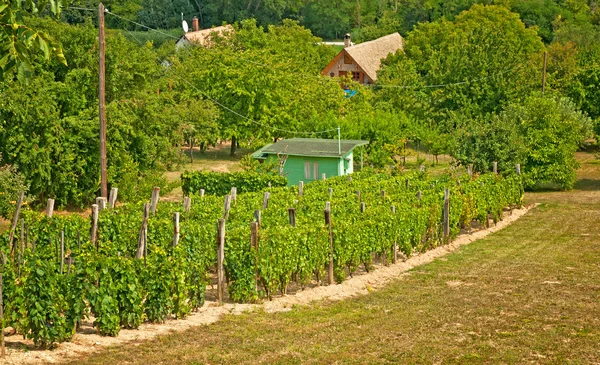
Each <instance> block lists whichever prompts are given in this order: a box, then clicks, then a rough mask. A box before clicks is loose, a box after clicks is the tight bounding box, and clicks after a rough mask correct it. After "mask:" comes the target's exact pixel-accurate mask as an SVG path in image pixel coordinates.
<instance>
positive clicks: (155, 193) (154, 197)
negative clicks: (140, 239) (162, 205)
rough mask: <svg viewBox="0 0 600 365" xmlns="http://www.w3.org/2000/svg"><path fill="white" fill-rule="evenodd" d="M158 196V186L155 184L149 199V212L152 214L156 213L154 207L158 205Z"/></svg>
mask: <svg viewBox="0 0 600 365" xmlns="http://www.w3.org/2000/svg"><path fill="white" fill-rule="evenodd" d="M159 197H160V188H159V187H158V186H155V187H154V189H153V190H152V200H151V201H150V212H152V215H156V207H157V206H158V199H159Z"/></svg>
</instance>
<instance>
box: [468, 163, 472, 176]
mask: <svg viewBox="0 0 600 365" xmlns="http://www.w3.org/2000/svg"><path fill="white" fill-rule="evenodd" d="M467 174H469V176H470V177H473V165H468V166H467Z"/></svg>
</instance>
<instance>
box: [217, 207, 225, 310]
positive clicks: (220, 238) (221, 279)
mask: <svg viewBox="0 0 600 365" xmlns="http://www.w3.org/2000/svg"><path fill="white" fill-rule="evenodd" d="M224 261H225V219H222V218H221V219H219V220H217V292H218V293H217V296H218V298H219V304H223V293H224V290H225V288H224V285H225V272H224V270H223V262H224Z"/></svg>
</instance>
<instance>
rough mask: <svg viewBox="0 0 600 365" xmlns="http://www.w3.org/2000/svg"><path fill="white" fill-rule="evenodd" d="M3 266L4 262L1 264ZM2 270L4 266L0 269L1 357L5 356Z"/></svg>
mask: <svg viewBox="0 0 600 365" xmlns="http://www.w3.org/2000/svg"><path fill="white" fill-rule="evenodd" d="M2 266H4V264H2ZM2 271H4V267H3V268H2V270H0V347H1V350H0V351H1V353H0V355H2V358H4V357H6V346H5V344H4V298H3V295H4V294H3V293H2Z"/></svg>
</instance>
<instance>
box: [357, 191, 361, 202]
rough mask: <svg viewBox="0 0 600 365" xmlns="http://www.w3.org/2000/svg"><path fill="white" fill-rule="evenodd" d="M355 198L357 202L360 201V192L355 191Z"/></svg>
mask: <svg viewBox="0 0 600 365" xmlns="http://www.w3.org/2000/svg"><path fill="white" fill-rule="evenodd" d="M356 197H357V198H358V201H360V190H356Z"/></svg>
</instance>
